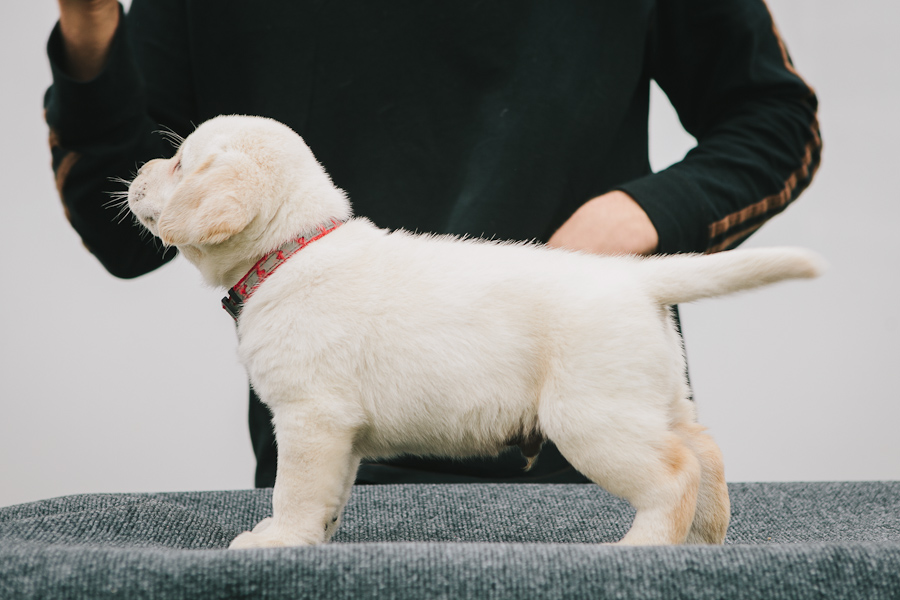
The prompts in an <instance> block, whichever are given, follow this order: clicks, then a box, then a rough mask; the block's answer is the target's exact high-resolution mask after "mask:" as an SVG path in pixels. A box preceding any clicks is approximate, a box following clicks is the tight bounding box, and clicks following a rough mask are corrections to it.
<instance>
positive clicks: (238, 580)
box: [0, 482, 900, 599]
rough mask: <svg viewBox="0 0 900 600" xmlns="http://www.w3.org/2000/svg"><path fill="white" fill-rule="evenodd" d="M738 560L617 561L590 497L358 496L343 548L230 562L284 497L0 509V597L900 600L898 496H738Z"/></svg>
mask: <svg viewBox="0 0 900 600" xmlns="http://www.w3.org/2000/svg"><path fill="white" fill-rule="evenodd" d="M730 488H731V493H732V504H733V507H732V514H733V518H732V525H731V528H730V529H729V534H728V539H727V541H726V545H725V546H724V547H677V548H619V547H614V546H605V545H600V544H599V543H600V542H609V541H613V540H615V539H617V538H618V537H620V536H621V535H623V534H624V532H625V531H626V529H627V528H628V526H629V524H630V521H631V517H632V515H633V511H632V510H631V509H630V508H629V507H628V505H627V504H626V503H624V502H622V501H621V500H618V499H616V498H614V497H612V496H610V495H609V494H607V493H605V492H604V491H603V490H601V489H599V488H597V487H596V486H591V485H528V484H522V485H477V484H469V485H395V486H358V487H356V488H355V489H354V491H353V495H352V497H351V500H350V502H349V504H348V506H347V509H346V511H345V514H344V521H343V523H342V525H341V528H340V530H339V531H338V533H337V535H336V536H335V541H334V543H332V544H329V545H325V546H319V547H314V548H285V549H270V550H245V551H226V550H224V548H225V547H226V546H227V545H228V542H229V541H230V540H231V539H232V538H233V537H234V536H236V535H237V534H238V533H239V532H240V531H242V530H244V529H247V528H250V527H251V526H252V525H253V524H255V523H256V522H257V521H258V520H260V519H262V518H263V517H265V516H267V515H268V514H269V511H270V510H271V509H270V501H271V490H250V491H234V492H196V493H173V494H113V495H88V496H71V497H66V498H58V499H53V500H45V501H41V502H35V503H31V504H24V505H20V506H13V507H8V508H2V509H0V598H3V599H6V598H46V597H58V598H79V597H85V598H145V597H146V598H151V597H152V598H364V597H372V596H377V597H384V598H473V599H474V598H579V597H590V598H773V599H777V598H900V482H866V483H779V484H732V485H731V486H730Z"/></svg>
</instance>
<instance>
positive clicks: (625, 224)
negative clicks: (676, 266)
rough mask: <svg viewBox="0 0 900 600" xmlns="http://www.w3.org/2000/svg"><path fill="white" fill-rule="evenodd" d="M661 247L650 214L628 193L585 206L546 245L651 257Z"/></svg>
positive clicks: (596, 199) (593, 200) (603, 198)
mask: <svg viewBox="0 0 900 600" xmlns="http://www.w3.org/2000/svg"><path fill="white" fill-rule="evenodd" d="M658 243H659V238H658V235H657V232H656V229H655V228H654V227H653V224H652V223H651V222H650V218H649V217H647V213H645V212H644V210H643V209H642V208H641V207H640V205H639V204H638V203H637V202H635V201H634V199H633V198H632V197H631V196H629V195H628V194H626V193H625V192H621V191H613V192H609V193H608V194H603V195H602V196H598V197H597V198H594V199H592V200H590V201H588V202H587V203H585V204H584V205H582V206H581V207H580V208H579V209H578V210H577V211H575V213H574V214H573V215H572V216H571V217H569V219H568V220H567V221H566V222H565V223H563V224H562V226H561V227H560V228H559V229H558V230H557V231H556V233H554V234H553V236H552V237H551V238H550V240H549V241H548V242H547V245H548V246H553V247H557V248H567V249H569V250H581V251H584V252H590V253H593V254H652V253H653V252H654V251H655V250H656V247H657V245H658Z"/></svg>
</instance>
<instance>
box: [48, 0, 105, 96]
mask: <svg viewBox="0 0 900 600" xmlns="http://www.w3.org/2000/svg"><path fill="white" fill-rule="evenodd" d="M58 2H59V28H60V33H61V34H62V38H63V47H64V50H65V63H64V69H65V71H66V74H67V75H69V76H70V77H72V78H73V79H76V80H78V81H87V80H90V79H93V78H95V77H96V76H97V75H99V74H100V72H101V71H102V70H103V67H104V66H105V64H106V59H107V57H108V55H109V50H110V47H111V45H112V40H113V37H114V36H115V33H116V29H117V27H118V25H119V4H118V2H117V1H116V0H58Z"/></svg>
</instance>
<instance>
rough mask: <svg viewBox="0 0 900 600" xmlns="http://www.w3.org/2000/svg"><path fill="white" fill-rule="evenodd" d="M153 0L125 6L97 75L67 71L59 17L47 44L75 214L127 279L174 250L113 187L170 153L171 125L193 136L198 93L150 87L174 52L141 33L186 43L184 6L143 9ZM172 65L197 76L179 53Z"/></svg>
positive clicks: (53, 124)
mask: <svg viewBox="0 0 900 600" xmlns="http://www.w3.org/2000/svg"><path fill="white" fill-rule="evenodd" d="M146 4H151V3H144V2H140V0H136V1H135V2H134V4H133V5H132V10H131V12H130V14H129V16H128V17H126V16H125V14H124V12H123V11H122V8H121V7H120V9H119V10H120V13H119V17H120V18H119V27H118V29H117V31H116V34H115V37H114V38H113V42H112V47H111V48H110V54H109V57H108V60H107V63H106V65H105V67H104V69H103V71H102V72H101V73H100V74H99V75H98V76H97V77H96V78H95V79H93V80H90V81H86V82H81V81H76V80H74V79H72V78H70V77H69V76H68V75H67V74H66V73H65V70H64V69H63V66H62V65H63V64H64V62H63V61H64V56H63V40H62V35H61V33H60V30H59V24H57V26H56V27H55V28H54V30H53V32H52V33H51V35H50V39H49V42H48V44H47V54H48V57H49V59H50V67H51V72H52V75H53V85H52V86H51V87H50V88H49V89H48V90H47V93H46V95H45V97H44V109H45V118H46V121H47V124H48V125H49V127H50V138H49V140H50V148H51V154H52V160H53V171H54V174H55V178H56V187H57V190H58V191H59V194H60V197H61V199H62V203H63V207H64V210H65V214H66V217H67V218H68V219H69V222H70V223H71V224H72V227H73V228H74V229H75V230H76V232H77V233H78V234H79V235H80V236H81V239H82V241H83V242H84V245H85V246H86V247H87V248H88V249H89V250H90V251H91V252H92V253H93V254H94V255H95V256H96V257H97V258H98V259H99V260H100V262H101V263H102V264H103V266H104V267H105V268H106V269H107V270H108V271H109V272H110V273H112V274H113V275H115V276H117V277H123V278H130V277H136V276H138V275H142V274H144V273H147V272H149V271H151V270H153V269H155V268H157V267H159V266H160V265H162V264H164V263H166V262H168V261H169V260H171V259H172V258H173V257H174V256H175V250H174V249H170V250H168V251H164V249H163V248H162V247H161V246H160V244H159V243H158V242H157V241H156V240H155V239H154V238H153V237H152V236H148V235H146V233H144V232H143V231H142V229H141V228H140V227H139V226H138V225H136V224H135V223H134V222H133V220H132V219H131V216H130V215H128V214H127V213H123V212H122V211H121V209H120V208H118V207H116V206H114V205H113V206H111V204H114V203H111V199H112V196H111V194H110V193H111V192H115V191H122V190H124V189H125V186H124V184H122V183H120V182H119V183H117V182H116V179H117V178H119V179H125V180H130V179H131V178H133V176H134V174H135V173H136V171H137V169H138V168H139V167H140V165H141V164H143V163H144V162H146V161H148V160H150V159H153V158H158V157H164V156H171V155H172V154H173V153H174V148H173V147H172V145H171V144H170V143H169V142H167V141H166V138H165V136H163V135H162V134H161V133H160V131H161V130H164V129H170V130H172V131H174V132H176V133H178V134H180V135H182V136H183V135H186V134H187V132H188V131H189V130H186V127H189V126H190V118H191V114H190V106H191V100H190V99H189V98H185V97H183V93H182V95H181V96H178V95H173V94H172V93H169V94H168V95H167V94H166V93H160V94H157V95H156V97H151V96H150V95H148V91H147V90H148V87H152V86H148V82H147V81H146V75H147V74H149V76H150V77H152V76H153V74H154V73H163V72H164V71H162V70H161V68H160V67H158V66H156V65H155V64H154V63H157V64H159V63H162V61H168V60H169V59H170V58H171V57H170V56H167V55H166V53H165V52H164V53H154V52H150V51H148V50H144V51H143V52H136V51H135V43H134V38H135V37H137V38H138V40H141V39H146V38H149V37H152V35H151V34H152V31H151V30H155V31H156V32H159V33H160V34H161V35H162V37H161V38H159V39H157V40H156V44H158V45H159V46H157V47H164V48H167V51H168V52H169V53H171V54H176V55H177V53H178V52H179V50H180V45H179V44H178V43H177V36H178V32H179V24H178V21H179V19H178V16H179V11H178V10H177V8H176V7H173V6H165V5H166V4H173V3H172V2H155V3H152V5H153V6H156V7H157V8H154V9H153V10H152V11H148V10H146V9H144V5H146ZM142 12H143V13H150V14H140V13H142ZM135 13H138V14H140V16H141V24H142V27H134V29H136V30H137V33H138V35H134V33H135V32H134V31H131V29H132V27H131V24H132V23H131V21H132V20H133V19H132V16H133V15H134V14H135ZM143 45H144V46H146V44H143ZM180 58H181V62H182V63H186V62H187V61H186V57H185V56H184V55H182V56H181V57H180ZM141 59H143V60H141ZM141 63H143V64H141ZM166 68H168V69H170V70H171V72H170V73H167V74H166V75H165V78H167V79H169V80H171V79H172V78H180V79H184V78H186V77H189V72H187V70H186V66H185V68H179V66H178V62H177V61H176V62H175V63H171V64H169V65H167V67H166ZM151 83H152V84H153V85H155V84H156V83H157V82H151ZM169 83H172V82H171V81H169ZM175 89H180V90H190V89H191V87H190V86H182V87H181V88H175Z"/></svg>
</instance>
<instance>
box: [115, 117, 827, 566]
mask: <svg viewBox="0 0 900 600" xmlns="http://www.w3.org/2000/svg"><path fill="white" fill-rule="evenodd" d="M179 160H180V161H181V164H180V168H176V165H177V164H178V161H179ZM129 205H130V207H131V209H132V211H133V212H134V214H135V215H136V216H137V217H138V219H139V220H140V221H141V223H143V224H144V225H145V226H146V227H147V228H148V229H149V230H150V231H151V232H152V233H154V234H155V235H158V236H160V237H161V238H162V240H163V241H164V242H166V243H168V244H174V245H177V246H178V248H179V249H180V250H181V251H182V252H183V253H184V254H185V256H187V257H188V259H189V260H191V261H192V262H193V263H194V264H195V265H197V267H198V268H199V269H200V271H201V272H202V273H203V275H204V277H205V278H206V280H207V281H208V282H210V283H212V284H214V285H219V286H223V287H230V286H231V285H233V284H234V283H235V282H236V281H237V280H238V279H239V278H240V277H241V276H242V275H243V274H244V273H245V272H246V271H247V270H248V269H249V268H250V267H251V266H252V265H253V264H254V263H255V262H256V261H257V260H258V259H259V258H260V257H261V256H262V255H263V254H264V253H266V252H267V251H270V250H272V249H274V248H276V247H277V246H279V245H280V244H281V243H282V242H284V241H286V240H287V239H289V238H291V237H292V236H294V235H297V234H300V233H302V232H304V231H309V230H310V229H311V228H313V227H315V226H316V225H318V224H320V223H325V222H327V221H328V220H329V219H331V218H333V217H334V218H338V219H346V218H348V217H349V216H350V214H351V211H350V206H349V203H348V202H347V200H346V198H345V196H344V194H343V192H341V191H340V190H338V189H337V188H335V187H334V186H333V185H332V183H331V181H330V179H329V178H328V176H327V174H326V173H325V171H324V170H323V169H322V168H321V167H320V166H319V165H318V163H317V162H316V161H315V159H314V158H313V156H312V154H311V153H310V151H309V149H308V148H307V147H306V146H305V144H304V143H303V141H302V140H301V139H300V137H299V136H297V135H296V134H295V133H293V132H292V131H291V130H290V129H288V128H287V127H285V126H283V125H281V124H279V123H276V122H274V121H271V120H267V119H261V118H257V117H235V116H232V117H218V118H216V119H213V120H211V121H208V122H206V123H204V124H203V125H201V126H200V127H199V128H198V129H197V131H196V132H194V133H193V134H192V135H191V136H190V137H189V138H188V139H187V140H186V141H185V142H184V144H183V145H182V147H181V148H180V150H179V152H178V154H177V155H176V156H175V157H174V158H173V159H170V160H159V161H151V162H150V163H148V164H147V165H146V166H145V167H144V168H142V169H141V171H140V173H139V175H138V177H137V178H136V179H135V181H134V182H133V183H132V185H131V189H130V194H129ZM819 268H820V263H819V260H818V258H817V257H816V256H815V255H813V254H812V253H810V252H808V251H805V250H799V249H765V250H746V251H733V252H727V253H722V254H719V255H714V256H675V257H667V258H654V259H639V258H636V257H628V256H619V257H601V256H590V255H586V254H580V253H573V252H567V251H563V250H554V249H548V248H546V247H541V246H538V245H535V244H515V243H498V242H486V241H481V240H460V239H456V238H453V237H447V236H430V235H413V234H410V233H407V232H403V231H397V232H393V233H391V232H388V231H386V230H381V229H378V228H376V227H375V226H374V225H373V224H372V223H370V222H369V221H367V220H366V219H362V218H354V219H350V220H349V221H348V222H347V223H346V224H345V225H343V226H341V227H340V228H338V229H337V230H335V231H334V232H332V233H330V234H328V235H327V236H325V237H323V238H322V239H320V240H318V241H316V242H314V243H312V244H311V245H309V246H308V247H307V248H305V249H304V250H302V251H301V252H299V253H298V254H297V255H295V256H294V257H293V258H291V259H290V260H289V261H288V262H287V263H285V264H284V265H283V266H282V267H281V268H280V269H279V270H278V271H277V272H276V273H275V274H274V275H272V276H271V277H270V278H269V279H267V280H266V281H265V282H264V283H263V284H262V285H261V286H260V287H259V289H258V290H257V292H256V293H255V295H253V296H252V298H250V300H249V301H248V302H247V303H246V305H245V307H244V310H243V313H242V315H241V317H240V320H239V323H238V333H239V339H240V344H239V353H240V357H241V359H242V361H243V363H244V365H245V366H246V368H247V371H248V373H249V375H250V379H251V382H252V385H253V386H254V388H255V389H256V391H257V392H258V393H259V395H260V397H261V398H262V400H263V401H264V402H265V403H266V404H267V405H268V406H269V408H270V409H271V410H272V414H273V420H274V423H275V431H276V437H277V441H278V449H279V462H278V471H277V479H276V484H275V491H274V498H273V518H272V519H269V520H266V521H264V522H263V523H261V524H260V525H259V526H258V527H257V528H256V529H255V530H254V531H253V532H246V533H244V534H242V535H240V536H239V537H238V538H237V539H235V540H234V542H233V543H232V547H233V548H247V547H261V546H279V545H299V544H314V543H319V542H323V541H325V540H327V539H328V538H330V536H331V534H332V533H333V532H334V530H335V529H336V527H337V523H338V519H339V517H340V513H341V510H342V508H343V506H344V504H345V503H346V501H347V498H348V496H349V493H350V488H351V486H352V483H353V481H354V477H355V473H356V469H357V466H358V464H359V461H360V459H362V458H384V457H390V456H395V455H398V454H401V453H411V454H419V455H441V456H456V457H465V456H474V455H495V454H497V453H498V452H500V451H502V450H504V449H505V448H506V447H507V446H508V444H509V443H510V441H512V440H521V439H522V438H523V436H524V437H528V436H529V435H531V436H534V435H540V436H544V437H546V438H547V439H550V440H553V441H554V442H555V443H556V444H557V446H558V447H559V449H560V451H561V452H562V454H563V455H564V456H565V457H566V458H567V459H568V460H569V461H570V462H571V463H572V464H573V465H574V466H575V467H576V468H577V469H579V470H580V471H581V472H582V473H584V474H585V475H587V476H588V477H590V478H591V479H592V480H593V481H595V482H597V483H598V484H600V485H601V486H603V487H604V488H606V489H607V490H609V491H610V492H612V493H614V494H617V495H619V496H622V497H624V498H626V499H627V500H629V501H630V502H631V503H632V505H634V506H635V508H636V509H637V516H636V517H635V521H634V524H633V525H632V528H631V530H630V531H629V532H628V534H627V535H626V536H625V538H624V539H623V540H622V542H623V543H629V544H667V543H683V542H686V541H687V542H695V543H720V542H721V541H722V539H723V538H724V535H725V529H726V527H727V523H728V517H729V508H728V496H727V489H726V488H725V480H724V475H723V469H722V463H721V455H720V453H719V451H718V448H717V447H716V445H715V443H714V442H713V441H712V440H711V438H709V436H707V435H706V434H705V433H703V428H702V427H700V426H699V425H697V424H696V420H695V416H694V405H693V403H692V402H690V401H689V400H688V388H687V384H686V382H685V363H684V358H683V354H682V349H681V345H680V340H679V337H678V335H677V333H676V332H675V329H674V326H673V324H672V320H671V317H670V314H669V310H668V308H667V305H668V304H673V303H676V302H684V301H690V300H695V299H699V298H703V297H708V296H714V295H719V294H725V293H729V292H734V291H737V290H741V289H748V288H752V287H756V286H759V285H764V284H768V283H772V282H774V281H778V280H781V279H787V278H795V277H813V276H815V275H816V274H817V273H818V271H819Z"/></svg>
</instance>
